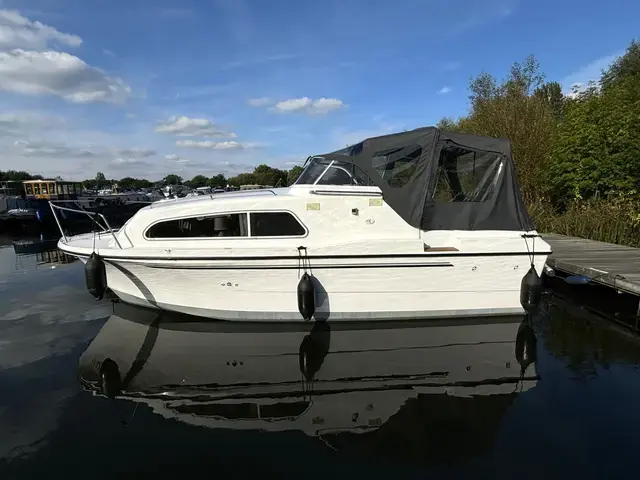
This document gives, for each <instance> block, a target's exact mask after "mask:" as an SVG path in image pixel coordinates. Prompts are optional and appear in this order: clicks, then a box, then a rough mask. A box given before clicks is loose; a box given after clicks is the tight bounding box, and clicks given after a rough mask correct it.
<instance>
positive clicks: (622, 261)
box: [542, 234, 640, 296]
mask: <svg viewBox="0 0 640 480" xmlns="http://www.w3.org/2000/svg"><path fill="white" fill-rule="evenodd" d="M542 238H543V239H544V240H545V241H546V242H547V243H549V245H551V250H552V251H553V254H552V255H550V256H549V258H548V259H547V265H549V267H551V268H553V269H555V270H560V271H563V272H565V273H568V274H571V275H585V276H587V277H589V278H591V280H592V281H593V282H596V283H600V284H603V285H607V286H609V287H612V288H615V289H616V290H619V291H623V292H626V293H631V294H633V295H639V296H640V248H633V247H627V246H623V245H615V244H612V243H604V242H597V241H595V240H587V239H585V238H576V237H568V236H564V235H557V234H547V235H542Z"/></svg>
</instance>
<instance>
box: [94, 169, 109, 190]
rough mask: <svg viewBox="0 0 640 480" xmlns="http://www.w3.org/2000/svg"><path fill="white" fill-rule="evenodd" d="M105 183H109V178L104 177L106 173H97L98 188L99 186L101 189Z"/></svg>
mask: <svg viewBox="0 0 640 480" xmlns="http://www.w3.org/2000/svg"><path fill="white" fill-rule="evenodd" d="M105 183H107V178H106V177H105V176H104V173H102V172H98V173H96V186H97V188H100V187H101V186H103V185H104V184H105Z"/></svg>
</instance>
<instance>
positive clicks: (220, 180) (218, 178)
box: [207, 173, 227, 188]
mask: <svg viewBox="0 0 640 480" xmlns="http://www.w3.org/2000/svg"><path fill="white" fill-rule="evenodd" d="M207 184H208V185H209V186H210V187H212V188H225V187H226V186H227V179H226V178H225V176H224V175H223V174H222V173H219V174H218V175H214V176H213V177H211V178H210V179H209V181H208V182H207Z"/></svg>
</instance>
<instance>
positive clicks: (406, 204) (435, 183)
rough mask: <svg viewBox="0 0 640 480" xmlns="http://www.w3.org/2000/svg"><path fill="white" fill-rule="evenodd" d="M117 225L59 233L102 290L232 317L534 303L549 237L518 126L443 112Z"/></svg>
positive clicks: (509, 310)
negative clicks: (434, 122) (454, 126)
mask: <svg viewBox="0 0 640 480" xmlns="http://www.w3.org/2000/svg"><path fill="white" fill-rule="evenodd" d="M106 227H107V228H105V231H104V232H101V233H89V234H84V235H77V236H73V237H66V236H64V234H63V237H62V238H61V239H60V241H59V243H58V247H59V248H60V249H61V250H62V251H64V252H65V253H68V254H70V255H74V256H77V257H79V258H80V259H82V260H83V261H84V262H87V264H86V268H87V271H86V274H87V279H88V284H89V287H90V291H92V293H93V294H94V295H95V296H97V297H102V295H103V294H104V291H105V289H106V288H107V287H108V288H109V289H111V290H112V291H113V292H114V293H115V294H116V295H117V296H118V297H120V298H121V299H122V300H124V301H126V302H130V303H133V304H137V305H143V306H151V307H155V308H160V309H166V310H171V311H177V312H182V313H187V314H194V315H199V316H202V317H208V318H213V319H218V320H232V321H297V320H302V319H304V320H310V319H315V320H326V319H330V320H331V321H345V320H372V319H380V320H395V319H399V320H400V319H401V320H406V319H415V318H425V317H458V316H477V315H491V316H494V315H513V314H520V313H522V311H523V308H528V307H529V306H532V305H533V304H534V303H535V301H536V298H537V297H538V296H539V288H540V282H539V280H540V278H539V276H540V275H541V274H542V269H543V267H544V264H545V261H546V258H547V256H548V255H549V254H550V253H551V251H550V247H549V245H548V244H547V243H546V242H545V241H544V240H543V239H542V238H540V236H539V235H538V234H537V232H536V231H535V228H534V226H533V223H532V221H531V219H530V217H529V215H528V214H527V211H526V209H525V207H524V203H523V200H522V198H521V194H520V190H519V187H518V183H517V180H516V177H515V168H514V165H513V161H512V158H511V146H510V143H509V141H508V140H505V139H493V138H488V137H479V136H472V135H466V134H454V133H449V132H443V131H440V130H439V129H437V128H434V127H425V128H420V129H417V130H413V131H410V132H403V133H398V134H393V135H386V136H382V137H375V138H370V139H367V140H364V141H363V142H361V143H359V144H356V145H353V146H351V147H348V148H346V149H342V150H339V151H336V152H332V153H329V154H325V155H319V156H314V157H310V158H309V159H308V160H307V163H306V167H305V170H304V171H303V173H302V174H301V175H300V177H299V178H298V180H297V181H296V183H295V184H294V185H292V186H291V187H288V188H277V189H261V190H252V191H238V192H228V193H221V194H216V195H207V196H197V197H191V198H178V199H170V200H165V201H163V202H158V203H154V204H152V205H149V206H147V207H145V208H142V209H140V210H139V211H138V212H137V213H136V214H135V215H134V216H133V217H132V218H131V219H130V220H129V221H127V223H126V224H125V225H124V226H123V227H122V228H120V229H118V230H111V229H110V228H108V225H107V226H106ZM523 277H524V279H523Z"/></svg>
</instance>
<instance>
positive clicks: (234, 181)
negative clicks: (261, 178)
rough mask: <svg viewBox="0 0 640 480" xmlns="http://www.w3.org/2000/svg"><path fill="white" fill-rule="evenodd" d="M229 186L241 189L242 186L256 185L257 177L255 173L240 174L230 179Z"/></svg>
mask: <svg viewBox="0 0 640 480" xmlns="http://www.w3.org/2000/svg"><path fill="white" fill-rule="evenodd" d="M228 182H229V185H233V186H234V187H239V186H240V185H255V184H256V183H257V182H256V177H255V175H254V174H253V173H240V174H238V175H236V176H235V177H231V178H229V179H228Z"/></svg>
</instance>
